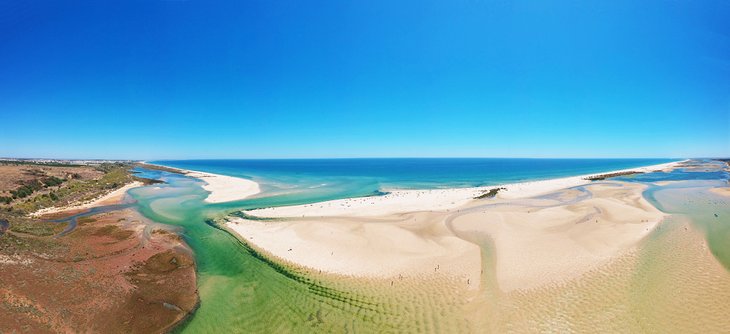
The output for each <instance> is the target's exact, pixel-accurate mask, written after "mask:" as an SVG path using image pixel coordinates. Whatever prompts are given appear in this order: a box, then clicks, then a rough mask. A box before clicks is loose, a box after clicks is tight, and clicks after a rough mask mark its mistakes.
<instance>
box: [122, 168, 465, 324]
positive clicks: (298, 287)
mask: <svg viewBox="0 0 730 334" xmlns="http://www.w3.org/2000/svg"><path fill="white" fill-rule="evenodd" d="M142 176H145V177H155V178H161V179H163V180H165V181H166V182H167V184H163V185H155V186H149V187H143V188H137V189H133V190H131V191H130V194H131V195H132V197H133V198H135V199H136V200H137V201H138V203H137V206H138V210H139V211H140V212H141V213H142V214H144V215H145V216H146V217H148V218H150V219H152V220H154V221H157V222H160V223H165V224H170V225H177V226H181V227H183V228H184V234H183V237H184V239H185V240H186V242H187V243H188V244H189V245H190V246H191V247H192V249H193V250H194V252H195V257H196V260H197V265H198V275H199V276H198V285H199V292H200V297H201V305H200V308H199V309H198V310H197V312H196V313H195V314H194V316H193V317H192V318H190V320H189V321H188V322H187V323H186V324H184V325H183V326H181V327H180V328H179V329H178V331H179V332H184V333H211V332H217V333H220V332H225V333H236V332H240V333H244V332H245V333H249V332H276V333H281V332H294V333H303V332H322V331H328V332H330V331H336V332H350V331H359V332H362V331H367V332H373V331H378V332H380V331H404V330H418V328H419V327H418V326H425V325H427V323H428V322H429V321H431V322H434V321H435V322H441V320H440V319H439V318H438V317H437V318H435V320H429V321H425V322H423V321H420V320H418V318H419V317H427V316H433V315H432V314H430V313H428V312H422V313H421V314H417V315H416V316H415V317H413V319H414V322H412V323H411V322H409V321H405V320H407V319H409V318H408V316H404V314H407V312H406V311H407V310H406V309H403V307H405V308H407V307H408V305H411V304H422V305H429V304H433V303H434V302H433V301H431V302H430V301H428V300H427V299H428V298H429V292H428V291H415V292H413V293H410V294H408V293H406V295H408V296H409V298H410V299H409V300H408V303H401V302H400V301H399V299H398V297H396V296H393V295H389V294H388V293H387V292H383V291H379V290H378V289H377V288H373V287H370V286H367V285H362V284H361V285H351V284H348V283H347V282H341V283H342V284H338V282H328V283H323V282H322V281H318V280H316V279H314V278H313V277H314V276H315V275H308V274H306V273H297V272H295V271H292V270H291V269H286V268H282V267H279V266H277V265H275V264H272V263H269V262H267V261H266V260H264V259H262V258H261V257H259V256H257V254H256V253H255V252H253V251H252V250H250V249H248V248H247V247H246V246H245V245H243V244H242V243H240V242H239V241H238V239H236V238H235V237H233V236H232V235H230V234H228V232H226V231H224V230H221V229H218V228H216V227H214V226H213V225H211V224H208V223H206V220H208V219H209V218H215V217H221V216H223V215H225V214H226V213H227V212H230V210H232V209H233V208H238V209H240V208H241V207H248V206H255V203H254V204H249V205H245V203H237V204H226V205H220V204H219V205H211V204H206V203H204V202H203V199H204V198H205V197H206V195H207V193H206V192H205V191H204V190H203V189H202V188H201V185H202V183H201V182H200V181H197V180H195V179H190V178H187V177H183V176H178V175H174V174H169V173H161V172H156V171H148V172H147V175H142ZM338 285H339V286H342V285H347V288H346V289H343V288H339V287H338ZM437 302H438V301H437ZM441 312H443V313H442V314H441V316H443V315H446V316H448V313H449V311H448V309H444V310H441ZM454 312H455V311H454ZM444 323H445V324H448V321H444Z"/></svg>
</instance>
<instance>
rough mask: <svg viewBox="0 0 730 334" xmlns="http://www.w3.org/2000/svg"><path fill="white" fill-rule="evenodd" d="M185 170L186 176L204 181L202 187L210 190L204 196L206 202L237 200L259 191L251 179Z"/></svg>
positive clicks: (256, 184)
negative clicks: (206, 195)
mask: <svg viewBox="0 0 730 334" xmlns="http://www.w3.org/2000/svg"><path fill="white" fill-rule="evenodd" d="M185 172H186V173H185V174H186V175H187V176H191V177H194V178H198V179H201V180H203V181H204V182H205V183H206V185H204V186H203V189H205V190H207V191H209V192H210V195H208V197H206V198H205V201H206V202H208V203H222V202H231V201H238V200H242V199H245V198H248V197H251V196H253V195H256V194H258V193H260V192H261V188H260V187H259V184H258V183H256V182H254V181H252V180H248V179H244V178H240V177H233V176H227V175H219V174H213V173H205V172H199V171H189V170H186V171H185Z"/></svg>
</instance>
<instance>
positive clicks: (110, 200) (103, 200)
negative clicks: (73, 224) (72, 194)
mask: <svg viewBox="0 0 730 334" xmlns="http://www.w3.org/2000/svg"><path fill="white" fill-rule="evenodd" d="M143 185H144V183H142V182H140V181H132V182H130V183H127V184H125V185H123V186H121V187H120V188H117V189H114V190H112V191H111V192H109V193H106V194H104V195H101V196H99V197H97V198H94V199H92V200H90V201H87V202H84V203H80V204H74V205H69V206H60V207H55V206H54V207H50V208H44V209H40V210H38V211H36V212H33V213H31V214H30V216H31V217H40V216H44V215H50V214H56V213H65V212H68V211H80V210H86V209H90V208H93V207H96V206H102V205H109V204H116V203H117V202H120V201H121V200H122V198H124V195H125V194H126V193H127V191H128V190H130V189H132V188H137V187H141V186H143Z"/></svg>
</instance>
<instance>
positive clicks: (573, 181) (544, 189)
mask: <svg viewBox="0 0 730 334" xmlns="http://www.w3.org/2000/svg"><path fill="white" fill-rule="evenodd" d="M682 162H683V161H678V162H670V163H664V164H659V165H653V166H646V167H639V168H629V169H623V170H617V171H611V172H605V173H596V174H586V175H579V176H571V177H564V178H557V179H550V180H541V181H529V182H521V183H512V184H503V185H495V186H487V187H475V188H453V189H432V190H395V191H392V192H390V193H388V194H387V195H384V196H371V197H359V198H346V199H338V200H333V201H326V202H320V203H314V204H305V205H295V206H284V207H273V208H265V209H258V210H251V211H248V212H247V214H249V215H252V216H256V217H272V218H273V217H276V218H282V217H327V216H360V217H363V216H381V215H388V214H393V213H398V212H412V211H429V210H432V211H444V210H453V209H456V208H458V207H461V206H463V205H465V204H467V203H469V202H471V201H472V200H473V199H474V197H477V196H479V195H481V194H482V193H484V192H485V191H488V190H489V189H492V188H498V187H500V188H505V190H502V191H500V192H499V194H498V195H497V197H498V198H501V199H516V198H526V197H532V196H537V195H541V194H545V193H549V192H552V191H556V190H559V189H565V188H569V187H575V186H579V185H585V184H588V183H590V182H591V181H587V180H585V179H586V178H588V177H591V176H597V175H602V174H609V173H620V172H627V171H636V172H651V171H654V170H660V169H667V168H672V167H673V166H675V165H677V164H680V163H682Z"/></svg>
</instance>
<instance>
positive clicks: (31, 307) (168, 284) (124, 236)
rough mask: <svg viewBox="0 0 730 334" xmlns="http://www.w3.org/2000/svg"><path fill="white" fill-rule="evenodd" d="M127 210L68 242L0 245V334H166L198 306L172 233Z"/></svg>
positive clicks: (85, 226) (23, 238) (90, 223)
mask: <svg viewBox="0 0 730 334" xmlns="http://www.w3.org/2000/svg"><path fill="white" fill-rule="evenodd" d="M163 228H165V227H164V226H159V225H153V224H150V223H149V222H146V221H145V219H144V218H143V217H141V216H140V215H139V214H138V213H137V212H136V211H133V210H132V209H126V210H122V211H115V212H110V213H104V214H99V215H96V216H93V217H91V219H81V220H80V221H79V225H78V227H77V228H76V229H75V230H74V231H73V232H71V233H69V234H67V235H65V236H62V237H58V238H56V237H53V236H47V237H46V236H42V237H41V236H34V235H29V234H23V233H18V232H13V231H12V229H10V230H8V231H6V233H5V234H4V235H3V236H1V237H0V282H2V284H0V333H7V332H10V333H12V332H29V333H52V332H73V333H78V332H97V333H159V332H165V331H168V330H169V329H170V328H172V326H174V325H175V324H176V323H178V322H180V321H181V320H183V319H184V318H185V317H187V316H188V315H189V314H190V313H191V312H192V311H193V310H194V309H195V307H196V306H197V302H198V295H197V290H196V284H195V264H194V260H193V257H192V254H191V252H190V250H189V249H188V248H187V246H186V245H185V244H184V243H183V242H182V241H181V239H180V238H179V237H178V236H177V234H175V233H174V232H170V231H167V230H164V229H163Z"/></svg>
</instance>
